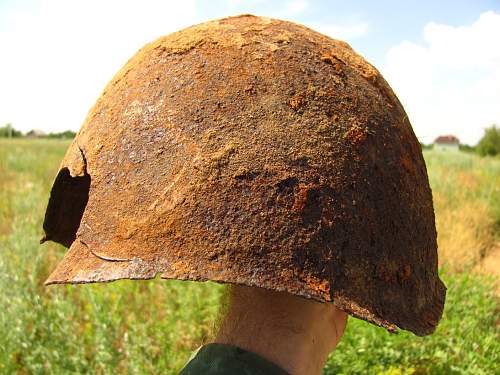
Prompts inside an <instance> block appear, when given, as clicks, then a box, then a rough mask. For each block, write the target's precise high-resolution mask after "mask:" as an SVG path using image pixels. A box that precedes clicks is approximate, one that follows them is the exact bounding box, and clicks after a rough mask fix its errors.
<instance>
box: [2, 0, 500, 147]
mask: <svg viewBox="0 0 500 375" xmlns="http://www.w3.org/2000/svg"><path fill="white" fill-rule="evenodd" d="M241 13H253V14H256V15H263V16H268V17H274V18H281V19H288V20H291V21H295V22H299V23H302V24H305V25H306V26H309V27H311V28H313V29H316V30H318V31H320V32H322V33H324V34H327V35H329V36H332V37H334V38H338V39H343V40H346V41H347V42H349V43H350V44H351V46H353V48H354V49H355V50H357V51H358V52H359V53H360V54H361V55H363V56H364V57H365V58H366V59H367V60H368V61H370V62H371V63H373V64H374V65H375V66H376V67H377V68H378V69H379V70H380V71H381V72H382V74H383V75H384V77H385V78H386V79H387V80H388V82H389V83H390V84H391V86H392V87H393V89H394V90H395V92H396V94H397V95H398V96H399V98H400V99H401V101H402V103H403V105H404V106H405V108H406V110H407V112H408V115H409V118H410V120H411V122H412V124H413V127H414V129H415V132H416V134H417V136H418V137H419V138H420V139H421V140H422V141H423V142H426V143H429V142H431V141H432V140H433V139H434V137H436V136H437V135H440V134H447V133H451V134H455V135H457V136H458V137H459V138H460V139H461V140H462V141H463V142H464V143H470V144H473V143H475V142H477V140H478V139H479V137H480V136H481V134H482V132H483V129H484V127H486V126H488V125H491V123H494V122H496V123H497V124H499V125H500V47H499V45H500V1H498V0H497V1H493V0H475V1H473V0H469V1H465V0H459V1H451V0H441V1H436V0H434V1H427V0H422V1H393V0H391V1H389V0H379V1H345V0H344V1H314V0H281V1H264V0H216V1H201V0H182V1H160V0H142V1H132V0H120V1H119V0H108V1H102V0H101V1H99V0H86V1H78V0H74V1H67V0H66V1H64V0H30V1H22V0H17V1H7V0H0V51H1V52H0V53H1V56H2V58H1V59H0V124H2V123H6V122H12V124H13V125H14V126H15V127H16V128H19V129H21V130H23V131H27V130H29V129H32V128H38V129H43V130H46V131H60V130H64V129H68V128H70V129H75V130H76V129H78V128H79V126H80V125H81V123H82V122H83V120H84V118H85V115H86V113H87V111H88V110H89V109H90V107H91V105H92V104H93V102H94V101H95V100H96V98H97V97H98V95H99V94H100V92H101V90H102V89H103V88H104V86H105V84H106V83H107V82H108V81H109V80H110V79H111V77H112V76H113V74H114V73H115V72H116V71H117V70H118V69H119V68H120V67H121V66H122V65H123V64H124V63H125V62H126V60H127V59H128V58H129V57H130V56H131V55H132V54H133V53H134V52H135V51H136V50H137V49H138V48H140V47H141V46H142V45H144V44H145V43H147V42H149V41H151V40H153V39H155V38H157V37H159V36H161V35H164V34H167V33H169V32H172V31H175V30H177V29H179V28H183V27H187V26H189V25H191V24H195V23H200V22H203V21H205V20H209V19H213V18H220V17H224V16H229V15H236V14H241Z"/></svg>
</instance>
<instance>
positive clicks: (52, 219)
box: [42, 168, 90, 247]
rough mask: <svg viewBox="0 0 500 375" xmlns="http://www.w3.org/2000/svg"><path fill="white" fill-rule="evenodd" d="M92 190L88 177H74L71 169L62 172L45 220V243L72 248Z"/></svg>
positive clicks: (59, 174)
mask: <svg viewBox="0 0 500 375" xmlns="http://www.w3.org/2000/svg"><path fill="white" fill-rule="evenodd" d="M89 190H90V175H89V174H87V173H85V174H84V175H83V176H76V177H72V176H71V174H70V173H69V169H68V168H63V169H61V170H60V171H59V173H58V174H57V177H56V180H55V182H54V186H53V187H52V190H51V192H50V199H49V204H48V206H47V211H46V213H45V219H44V221H43V229H44V231H45V237H44V238H43V239H42V242H45V241H49V240H50V241H55V242H58V243H60V244H62V245H64V246H66V247H69V246H71V244H72V243H73V241H74V240H75V238H76V231H77V230H78V227H79V226H80V221H81V220H82V216H83V212H84V211H85V207H86V206H87V202H88V200H89Z"/></svg>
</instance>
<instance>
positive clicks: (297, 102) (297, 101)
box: [288, 95, 304, 111]
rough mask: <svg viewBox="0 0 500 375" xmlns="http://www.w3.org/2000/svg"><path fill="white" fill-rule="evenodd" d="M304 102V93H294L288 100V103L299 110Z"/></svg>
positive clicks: (295, 109)
mask: <svg viewBox="0 0 500 375" xmlns="http://www.w3.org/2000/svg"><path fill="white" fill-rule="evenodd" d="M303 104H304V97H303V96H302V95H294V96H292V97H291V98H290V100H289V101H288V105H289V106H290V107H291V108H292V109H293V110H294V111H298V110H299V109H300V107H302V105H303Z"/></svg>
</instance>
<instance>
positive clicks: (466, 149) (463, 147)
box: [458, 144, 476, 152]
mask: <svg viewBox="0 0 500 375" xmlns="http://www.w3.org/2000/svg"><path fill="white" fill-rule="evenodd" d="M458 149H459V150H460V151H463V152H476V146H469V145H467V144H459V145H458Z"/></svg>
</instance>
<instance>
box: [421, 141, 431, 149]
mask: <svg viewBox="0 0 500 375" xmlns="http://www.w3.org/2000/svg"><path fill="white" fill-rule="evenodd" d="M420 147H421V148H422V150H431V149H432V144H429V145H426V144H425V143H422V142H420Z"/></svg>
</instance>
